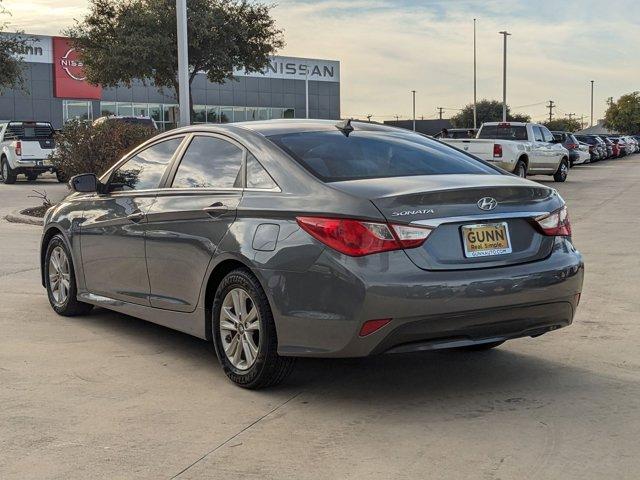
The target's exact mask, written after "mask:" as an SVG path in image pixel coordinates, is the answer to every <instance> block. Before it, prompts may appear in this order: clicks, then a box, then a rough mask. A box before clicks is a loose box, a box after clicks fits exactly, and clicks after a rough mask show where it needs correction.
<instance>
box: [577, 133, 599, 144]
mask: <svg viewBox="0 0 640 480" xmlns="http://www.w3.org/2000/svg"><path fill="white" fill-rule="evenodd" d="M576 138H577V139H578V140H580V141H581V142H584V143H588V144H590V145H593V144H595V143H598V142H597V141H596V139H595V138H593V137H589V136H587V135H576Z"/></svg>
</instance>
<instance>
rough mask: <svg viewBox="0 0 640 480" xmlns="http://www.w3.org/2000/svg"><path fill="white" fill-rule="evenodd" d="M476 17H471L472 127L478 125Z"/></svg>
mask: <svg viewBox="0 0 640 480" xmlns="http://www.w3.org/2000/svg"><path fill="white" fill-rule="evenodd" d="M476 85H477V82H476V19H475V18H474V19H473V128H474V130H475V129H476V128H477V127H478V111H477V98H476V91H477V89H476Z"/></svg>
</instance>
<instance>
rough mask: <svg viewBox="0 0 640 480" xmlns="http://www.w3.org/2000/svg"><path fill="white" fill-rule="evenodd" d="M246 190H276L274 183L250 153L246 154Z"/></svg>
mask: <svg viewBox="0 0 640 480" xmlns="http://www.w3.org/2000/svg"><path fill="white" fill-rule="evenodd" d="M247 188H263V189H272V188H277V185H276V182H274V181H273V179H272V178H271V176H270V175H269V174H268V173H267V171H266V170H265V169H264V167H263V166H262V165H260V162H258V159H257V158H256V157H254V156H253V155H252V154H250V153H247Z"/></svg>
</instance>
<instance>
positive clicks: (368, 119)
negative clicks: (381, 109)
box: [367, 114, 373, 123]
mask: <svg viewBox="0 0 640 480" xmlns="http://www.w3.org/2000/svg"><path fill="white" fill-rule="evenodd" d="M371 117H373V115H371V114H369V115H367V122H369V123H371Z"/></svg>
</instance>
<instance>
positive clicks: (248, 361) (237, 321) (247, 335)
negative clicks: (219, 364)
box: [220, 287, 261, 370]
mask: <svg viewBox="0 0 640 480" xmlns="http://www.w3.org/2000/svg"><path fill="white" fill-rule="evenodd" d="M260 330H261V324H260V313H259V312H258V309H257V308H256V305H255V302H254V301H253V299H252V298H251V296H250V295H249V293H248V292H247V291H246V290H244V289H243V288H240V287H236V288H233V289H232V290H231V291H229V292H228V293H227V295H226V296H225V297H224V300H223V302H222V309H221V310H220V338H221V339H222V346H223V348H224V354H225V355H226V357H227V358H228V359H229V362H231V364H232V365H233V366H234V367H235V368H237V369H238V370H248V369H249V368H251V367H252V366H253V364H254V363H255V361H256V358H257V357H258V351H259V349H260V340H261V334H260V333H261V332H260Z"/></svg>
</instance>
